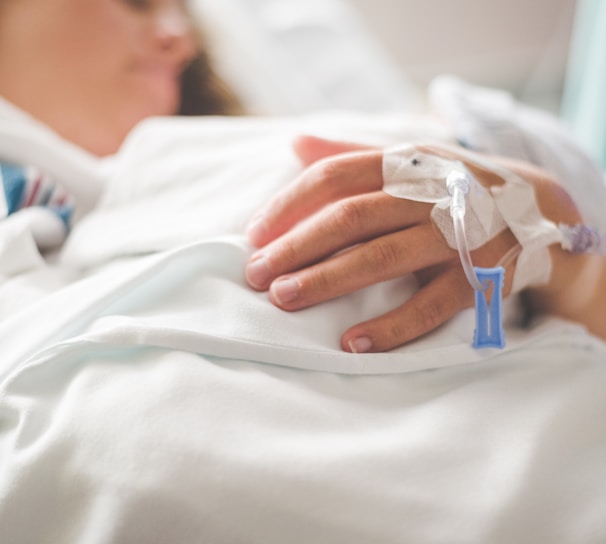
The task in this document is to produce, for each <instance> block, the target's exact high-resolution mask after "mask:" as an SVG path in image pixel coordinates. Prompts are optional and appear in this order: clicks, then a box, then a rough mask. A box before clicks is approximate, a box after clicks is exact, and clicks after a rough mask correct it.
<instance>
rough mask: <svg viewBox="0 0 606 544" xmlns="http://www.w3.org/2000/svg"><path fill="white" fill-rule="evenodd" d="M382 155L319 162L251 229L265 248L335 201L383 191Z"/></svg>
mask: <svg viewBox="0 0 606 544" xmlns="http://www.w3.org/2000/svg"><path fill="white" fill-rule="evenodd" d="M382 160H383V159H382V153H381V152H380V151H359V152H354V153H348V154H344V155H338V156H336V157H334V158H329V159H325V160H322V161H319V162H316V163H315V164H314V165H313V166H311V167H310V168H308V169H306V170H305V171H304V172H303V173H302V174H301V175H300V176H299V178H298V179H297V180H296V181H295V183H294V184H293V185H292V186H290V187H287V188H286V189H285V190H284V191H282V192H280V193H279V194H278V195H277V196H276V197H275V198H274V199H272V200H271V201H270V203H269V204H268V205H267V206H266V207H265V209H264V211H263V212H261V213H260V214H258V215H257V216H255V218H254V219H253V221H252V222H251V224H250V225H249V227H248V230H247V234H248V238H249V240H250V242H251V243H252V244H253V245H254V246H256V247H261V246H264V245H266V244H267V243H269V242H270V241H271V240H273V239H275V238H277V237H278V236H280V235H281V234H283V233H284V232H286V231H287V230H289V229H290V228H292V227H293V226H294V225H295V224H296V223H298V222H299V221H301V220H302V219H303V218H305V217H307V216H309V215H311V214H312V213H314V212H315V211H317V210H319V209H320V208H322V207H324V206H325V205H326V204H329V203H330V202H334V201H335V200H338V199H341V198H346V197H349V196H353V195H356V194H361V193H366V192H372V191H377V190H380V189H382V188H383V173H382Z"/></svg>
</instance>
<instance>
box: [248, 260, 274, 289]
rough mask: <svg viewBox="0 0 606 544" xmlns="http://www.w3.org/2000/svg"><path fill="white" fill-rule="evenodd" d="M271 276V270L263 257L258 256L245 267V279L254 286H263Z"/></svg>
mask: <svg viewBox="0 0 606 544" xmlns="http://www.w3.org/2000/svg"><path fill="white" fill-rule="evenodd" d="M270 278H271V270H270V269H269V266H268V264H267V259H266V258H265V257H260V258H258V259H256V260H254V261H252V262H250V263H249V264H248V266H247V267H246V279H247V280H248V283H250V284H251V285H252V286H254V287H258V288H263V287H265V285H266V284H267V282H268V281H269V280H270Z"/></svg>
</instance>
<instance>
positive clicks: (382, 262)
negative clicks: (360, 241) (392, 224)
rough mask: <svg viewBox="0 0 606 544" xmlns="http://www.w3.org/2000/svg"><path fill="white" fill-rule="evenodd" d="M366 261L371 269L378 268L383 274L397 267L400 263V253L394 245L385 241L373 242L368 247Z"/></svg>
mask: <svg viewBox="0 0 606 544" xmlns="http://www.w3.org/2000/svg"><path fill="white" fill-rule="evenodd" d="M368 249H369V252H368V261H369V264H370V266H371V267H373V268H374V269H376V268H377V267H380V269H381V270H383V271H384V272H389V271H390V270H393V269H394V268H396V267H397V266H398V263H399V262H400V251H399V248H398V247H397V245H396V244H394V243H392V242H389V241H386V240H381V239H379V240H375V241H374V243H371V244H370V245H369V248H368Z"/></svg>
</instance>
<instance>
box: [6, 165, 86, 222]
mask: <svg viewBox="0 0 606 544" xmlns="http://www.w3.org/2000/svg"><path fill="white" fill-rule="evenodd" d="M0 186H1V188H2V189H3V190H2V191H0V219H3V218H5V217H8V216H9V215H11V214H13V213H15V212H18V211H19V210H20V209H22V208H26V207H29V206H43V207H46V208H48V209H51V210H52V211H53V212H55V213H56V214H57V215H58V216H59V217H60V218H61V220H62V221H63V222H64V223H65V225H66V227H69V225H70V221H71V217H72V214H73V210H74V201H73V198H72V197H71V196H70V195H69V194H68V193H67V192H66V191H65V190H64V189H63V188H62V187H61V186H60V185H58V184H56V183H54V182H53V181H52V180H51V179H50V178H49V177H48V176H46V175H45V174H43V173H42V172H40V171H39V170H37V169H36V168H33V167H22V166H17V165H14V164H10V163H6V162H0Z"/></svg>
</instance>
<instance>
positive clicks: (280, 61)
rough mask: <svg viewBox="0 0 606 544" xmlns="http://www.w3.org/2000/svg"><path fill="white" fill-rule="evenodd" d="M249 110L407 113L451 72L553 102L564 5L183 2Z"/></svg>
mask: <svg viewBox="0 0 606 544" xmlns="http://www.w3.org/2000/svg"><path fill="white" fill-rule="evenodd" d="M194 2H195V5H196V8H197V12H198V13H199V14H200V17H201V19H202V20H203V21H204V23H205V25H206V27H207V31H208V33H209V34H211V43H214V44H215V49H216V54H217V56H218V57H219V62H220V64H221V67H222V68H221V69H222V70H223V71H224V74H225V76H226V78H227V79H228V80H230V81H231V82H232V83H233V84H234V85H235V86H236V87H238V88H239V89H241V90H242V92H243V93H244V95H245V97H246V99H247V100H248V101H249V103H250V105H251V106H252V107H253V109H256V110H259V111H270V112H278V113H289V112H293V111H294V112H300V111H307V110H310V109H318V108H323V107H333V106H334V107H345V108H347V107H354V108H357V109H364V110H370V111H375V110H385V109H391V108H401V107H402V106H404V107H408V108H416V107H418V106H420V102H419V100H422V96H423V93H424V90H425V88H426V86H427V84H428V83H429V81H430V80H431V79H432V78H433V77H434V76H436V75H438V74H442V73H445V72H447V73H455V74H457V75H459V76H461V77H463V78H465V79H467V80H469V81H471V82H473V83H477V84H480V85H486V86H496V87H500V88H504V89H507V90H510V91H511V92H512V93H514V94H515V96H516V97H518V98H519V99H521V100H523V101H526V102H529V103H533V104H539V105H541V106H542V107H545V108H547V109H550V110H558V109H559V107H560V102H561V97H562V91H563V84H564V78H565V73H566V66H567V59H568V51H569V46H570V40H571V33H572V28H573V19H574V11H575V0H532V1H531V2H529V1H527V0H507V1H503V0H194Z"/></svg>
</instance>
